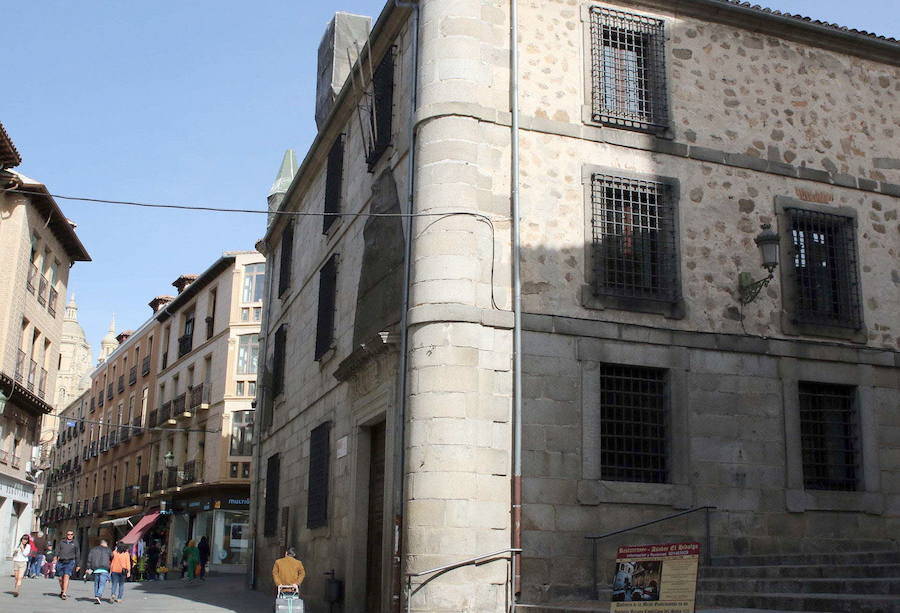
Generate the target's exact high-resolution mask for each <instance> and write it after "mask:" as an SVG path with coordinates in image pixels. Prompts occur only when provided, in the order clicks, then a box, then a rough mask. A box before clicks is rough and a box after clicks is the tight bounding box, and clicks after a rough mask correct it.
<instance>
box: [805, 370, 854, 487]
mask: <svg viewBox="0 0 900 613" xmlns="http://www.w3.org/2000/svg"><path fill="white" fill-rule="evenodd" d="M855 396H856V393H855V388H853V387H851V386H847V385H832V384H828V383H811V382H804V381H801V382H800V384H799V406H800V439H801V450H802V455H803V486H804V487H805V488H806V489H809V490H840V491H855V490H857V489H859V427H858V419H857V411H856V402H855Z"/></svg>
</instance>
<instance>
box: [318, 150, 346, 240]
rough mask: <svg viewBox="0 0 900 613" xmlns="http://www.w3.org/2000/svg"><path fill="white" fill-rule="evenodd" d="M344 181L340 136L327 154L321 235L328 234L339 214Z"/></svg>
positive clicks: (342, 151)
mask: <svg viewBox="0 0 900 613" xmlns="http://www.w3.org/2000/svg"><path fill="white" fill-rule="evenodd" d="M343 179H344V135H343V134H341V135H340V136H338V137H337V140H335V141H334V144H333V145H332V146H331V151H329V152H328V168H327V169H326V170H325V216H324V217H323V218H322V234H325V233H326V232H328V230H329V229H330V228H331V226H332V225H334V222H335V221H337V218H338V216H337V215H336V214H335V213H340V212H341V185H342V183H343Z"/></svg>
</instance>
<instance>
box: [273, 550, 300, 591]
mask: <svg viewBox="0 0 900 613" xmlns="http://www.w3.org/2000/svg"><path fill="white" fill-rule="evenodd" d="M304 577H306V570H305V569H304V568H303V563H302V562H301V561H300V560H298V559H297V554H296V553H295V552H294V548H293V547H288V549H287V551H285V552H284V557H283V558H278V559H277V560H275V566H273V567H272V581H274V582H275V589H276V590H277V589H278V586H279V585H295V586H297V591H298V592H299V591H300V584H301V583H303V578H304Z"/></svg>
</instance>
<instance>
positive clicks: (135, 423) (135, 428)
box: [131, 415, 143, 436]
mask: <svg viewBox="0 0 900 613" xmlns="http://www.w3.org/2000/svg"><path fill="white" fill-rule="evenodd" d="M131 425H132V430H131V436H137V435H138V434H143V430H141V416H140V415H138V416H137V417H135V418H134V419H132V420H131Z"/></svg>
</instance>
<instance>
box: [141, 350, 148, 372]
mask: <svg viewBox="0 0 900 613" xmlns="http://www.w3.org/2000/svg"><path fill="white" fill-rule="evenodd" d="M149 374H150V356H149V355H148V356H146V357H145V358H144V360H143V361H142V362H141V376H142V377H146V376H147V375H149Z"/></svg>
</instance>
